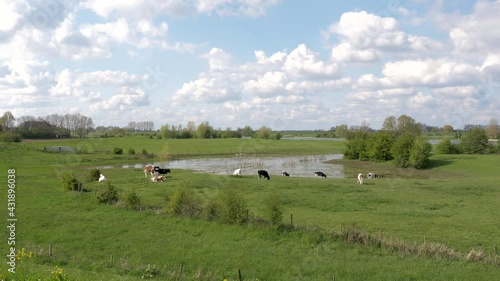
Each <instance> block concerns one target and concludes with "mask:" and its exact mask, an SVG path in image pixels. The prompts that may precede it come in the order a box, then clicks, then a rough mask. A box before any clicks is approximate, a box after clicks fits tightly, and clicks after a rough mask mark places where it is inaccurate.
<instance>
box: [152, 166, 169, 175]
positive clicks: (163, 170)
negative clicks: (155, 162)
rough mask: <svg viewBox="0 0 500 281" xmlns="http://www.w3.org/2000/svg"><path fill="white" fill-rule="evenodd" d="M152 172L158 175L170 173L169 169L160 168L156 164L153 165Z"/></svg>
mask: <svg viewBox="0 0 500 281" xmlns="http://www.w3.org/2000/svg"><path fill="white" fill-rule="evenodd" d="M154 172H155V173H158V174H160V175H166V174H168V173H171V171H170V169H161V168H160V167H158V166H155V167H154Z"/></svg>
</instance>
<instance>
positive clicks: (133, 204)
mask: <svg viewBox="0 0 500 281" xmlns="http://www.w3.org/2000/svg"><path fill="white" fill-rule="evenodd" d="M125 200H126V204H127V207H129V208H132V209H139V208H140V206H141V198H140V197H139V196H138V195H137V194H136V193H135V191H131V192H128V193H127V194H126V195H125Z"/></svg>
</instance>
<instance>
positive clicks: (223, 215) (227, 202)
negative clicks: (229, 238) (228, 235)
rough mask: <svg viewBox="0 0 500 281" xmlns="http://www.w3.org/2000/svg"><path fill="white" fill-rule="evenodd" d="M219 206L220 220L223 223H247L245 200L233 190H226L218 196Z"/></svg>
mask: <svg viewBox="0 0 500 281" xmlns="http://www.w3.org/2000/svg"><path fill="white" fill-rule="evenodd" d="M219 200H220V204H221V210H220V211H221V212H220V219H221V220H222V222H224V223H230V224H233V223H235V224H243V223H246V222H247V221H248V208H247V203H246V201H245V198H244V197H243V196H242V195H241V194H240V193H238V192H236V190H235V189H232V188H226V189H224V190H223V191H222V192H221V193H220V194H219Z"/></svg>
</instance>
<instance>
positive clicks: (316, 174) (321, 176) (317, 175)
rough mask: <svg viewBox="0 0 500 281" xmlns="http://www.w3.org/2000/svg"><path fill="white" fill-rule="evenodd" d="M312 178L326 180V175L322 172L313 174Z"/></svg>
mask: <svg viewBox="0 0 500 281" xmlns="http://www.w3.org/2000/svg"><path fill="white" fill-rule="evenodd" d="M314 177H320V178H325V179H326V175H325V173H323V172H314Z"/></svg>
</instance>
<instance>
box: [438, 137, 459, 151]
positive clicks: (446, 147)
mask: <svg viewBox="0 0 500 281" xmlns="http://www.w3.org/2000/svg"><path fill="white" fill-rule="evenodd" d="M435 148H436V153H437V154H460V146H459V145H457V144H453V143H452V142H451V140H449V139H444V140H442V141H440V142H439V143H437V144H436V147H435Z"/></svg>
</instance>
